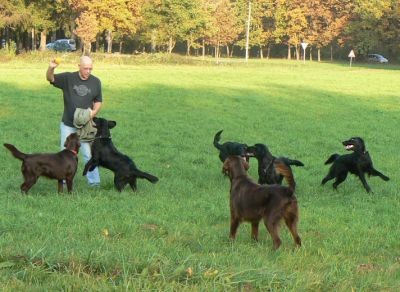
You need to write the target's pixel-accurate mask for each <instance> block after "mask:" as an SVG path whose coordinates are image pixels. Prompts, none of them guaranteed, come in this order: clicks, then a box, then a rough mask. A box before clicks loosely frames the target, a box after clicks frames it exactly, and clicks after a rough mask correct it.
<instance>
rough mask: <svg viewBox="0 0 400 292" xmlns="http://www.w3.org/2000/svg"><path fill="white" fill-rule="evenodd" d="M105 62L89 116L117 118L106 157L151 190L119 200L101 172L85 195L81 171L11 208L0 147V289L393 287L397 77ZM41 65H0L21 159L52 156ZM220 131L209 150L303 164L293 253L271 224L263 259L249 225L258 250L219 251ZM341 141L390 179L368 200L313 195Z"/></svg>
mask: <svg viewBox="0 0 400 292" xmlns="http://www.w3.org/2000/svg"><path fill="white" fill-rule="evenodd" d="M63 57H64V62H63V63H62V64H61V66H60V68H59V69H58V72H61V71H64V70H75V69H76V65H75V63H76V60H77V59H75V58H74V55H72V56H71V55H64V56H63ZM75 57H76V56H75ZM40 58H42V57H40V55H37V56H36V59H37V60H38V59H40ZM115 60H116V61H115V62H113V61H110V60H106V58H103V59H101V60H100V57H99V58H98V60H97V62H96V58H95V68H94V74H95V75H96V76H98V77H100V78H101V80H102V84H103V90H104V105H103V108H102V111H101V115H100V116H103V117H105V118H107V119H114V120H116V121H117V127H116V128H115V129H113V130H112V134H113V140H114V143H115V144H116V145H117V147H118V148H119V150H120V151H121V152H123V153H126V154H128V155H129V156H131V157H132V158H133V159H134V160H135V162H136V164H137V165H138V166H139V167H140V168H141V169H143V170H145V171H148V172H151V173H153V174H155V175H157V176H159V178H160V181H159V182H158V183H157V184H156V185H152V184H150V183H148V182H147V181H143V180H140V181H139V182H138V191H137V192H136V193H132V192H131V191H130V189H128V188H127V189H125V190H124V191H123V192H122V193H118V192H116V191H115V190H114V188H113V183H112V179H113V176H112V174H111V173H110V172H109V171H108V170H105V169H102V170H101V179H102V185H101V187H100V188H99V189H91V188H89V187H88V186H87V185H86V180H85V178H84V177H82V176H81V172H82V170H83V162H82V160H81V161H80V165H79V170H78V175H77V176H76V177H75V181H74V182H75V185H74V191H73V193H72V194H66V193H65V194H63V195H59V194H57V192H56V182H55V181H51V180H46V179H39V181H38V183H37V184H36V185H35V186H34V187H33V188H32V189H31V190H30V192H29V195H28V196H23V195H21V194H20V191H19V186H20V184H21V182H22V177H21V173H20V161H18V160H16V159H14V158H13V157H12V156H11V155H10V154H9V153H8V151H7V150H6V149H5V148H3V150H0V159H1V161H2V168H1V169H0V200H1V203H0V289H1V290H9V291H15V290H25V291H31V290H113V289H116V290H129V291H134V290H136V291H138V290H163V291H172V290H177V291H178V290H179V291H190V290H195V291H209V290H218V291H220V290H235V291H236V290H243V291H253V290H263V291H266V290H275V291H282V290H289V291H350V290H355V291H398V290H399V289H400V244H399V238H400V228H399V223H398V214H399V209H400V195H399V187H400V185H399V180H398V177H399V168H398V165H399V156H398V136H399V130H398V129H399V116H400V102H399V98H398V93H399V92H400V83H399V82H398V73H399V69H400V68H399V67H395V66H367V65H357V64H354V65H353V67H352V68H349V67H348V64H345V63H342V64H329V63H320V64H317V63H309V62H307V63H306V64H305V65H304V64H302V63H301V62H296V61H292V62H290V61H283V60H269V61H254V60H251V62H249V64H245V63H243V62H240V61H238V60H236V61H235V62H229V61H228V62H226V61H223V62H221V63H220V64H219V65H215V64H213V60H207V61H205V63H202V62H200V61H197V60H193V61H190V62H189V63H190V64H186V65H176V64H167V63H166V64H163V65H157V64H150V63H149V64H141V65H135V64H132V63H134V60H133V61H130V63H127V62H121V61H120V60H121V58H120V57H118V56H117V57H115ZM138 63H140V62H138ZM47 64H48V60H47V56H45V57H43V60H41V62H38V61H35V62H29V60H28V59H21V58H20V59H17V60H12V61H9V62H6V63H3V64H2V65H1V68H0V137H1V142H2V143H4V142H7V143H11V144H14V145H16V146H17V147H18V148H19V149H20V150H22V151H24V152H56V151H58V145H59V142H58V139H59V121H60V118H61V112H62V99H61V92H60V91H59V90H57V89H55V88H53V87H52V86H50V85H49V84H48V83H47V82H46V81H45V71H46V68H47ZM220 129H224V132H223V134H222V141H227V140H235V141H242V142H246V143H248V144H253V143H257V142H261V143H265V144H267V145H268V146H269V148H270V150H271V152H272V153H273V154H275V155H285V156H289V157H291V158H296V159H299V160H301V161H303V162H304V163H305V165H306V166H305V167H304V168H295V169H294V173H295V177H296V181H297V185H298V188H297V197H298V200H299V206H300V212H301V218H300V223H299V232H300V236H301V237H302V241H303V246H302V247H301V248H299V249H295V248H294V243H293V240H292V238H291V236H290V234H289V233H288V232H287V229H286V228H285V227H283V226H282V228H281V237H282V241H283V244H282V246H281V248H280V249H279V250H278V251H273V249H272V240H271V238H270V236H269V235H268V234H267V232H266V230H265V228H263V227H262V226H261V225H260V227H261V229H260V241H259V242H258V243H255V242H253V241H252V240H251V239H250V228H249V225H248V224H242V225H241V226H240V228H239V232H238V237H237V240H236V241H235V242H231V241H230V240H229V238H228V232H229V207H228V199H229V180H228V179H227V178H224V177H223V176H222V174H221V162H220V161H219V159H218V153H217V150H216V149H215V148H214V147H213V146H212V140H213V136H214V134H215V133H216V132H217V131H218V130H220ZM355 135H358V136H361V137H363V138H364V139H365V141H366V144H367V148H368V150H369V151H370V154H371V156H372V158H373V160H374V163H375V167H376V168H377V169H378V170H380V171H382V172H383V173H385V174H386V175H388V176H389V177H390V178H391V180H390V181H389V182H384V181H382V180H380V179H379V178H375V177H373V178H370V179H368V181H369V184H370V186H371V188H372V190H373V193H372V194H367V193H366V192H365V191H364V189H363V187H362V185H361V183H360V182H359V181H358V180H357V179H356V178H355V177H354V176H350V177H349V178H348V179H347V180H346V182H344V183H343V184H342V185H340V186H339V188H338V191H336V192H335V191H334V190H333V189H332V187H331V185H330V183H329V184H327V185H326V186H324V187H322V186H320V181H321V179H322V178H323V177H324V176H325V175H326V173H327V170H328V168H327V167H326V166H324V165H323V163H324V161H325V160H326V159H327V158H328V156H329V155H330V154H332V153H335V152H337V153H345V151H344V149H343V148H342V146H341V143H340V141H343V140H344V139H347V138H349V137H351V136H355ZM256 173H257V163H256V162H255V161H251V169H250V172H249V174H250V175H251V176H252V177H254V178H256Z"/></svg>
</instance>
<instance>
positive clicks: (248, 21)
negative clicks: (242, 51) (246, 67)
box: [246, 1, 251, 62]
mask: <svg viewBox="0 0 400 292" xmlns="http://www.w3.org/2000/svg"><path fill="white" fill-rule="evenodd" d="M250 19H251V2H250V1H249V15H248V17H247V28H246V62H247V60H248V59H249V35H250Z"/></svg>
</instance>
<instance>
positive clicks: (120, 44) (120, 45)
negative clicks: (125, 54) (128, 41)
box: [119, 41, 123, 54]
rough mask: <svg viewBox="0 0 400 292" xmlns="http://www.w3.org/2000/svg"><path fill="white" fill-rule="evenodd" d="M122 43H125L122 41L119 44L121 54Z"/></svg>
mask: <svg viewBox="0 0 400 292" xmlns="http://www.w3.org/2000/svg"><path fill="white" fill-rule="evenodd" d="M122 43H123V42H122V41H121V42H119V53H120V54H122Z"/></svg>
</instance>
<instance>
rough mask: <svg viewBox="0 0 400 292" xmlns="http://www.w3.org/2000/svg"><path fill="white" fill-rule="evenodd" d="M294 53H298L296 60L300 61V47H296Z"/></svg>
mask: <svg viewBox="0 0 400 292" xmlns="http://www.w3.org/2000/svg"><path fill="white" fill-rule="evenodd" d="M294 51H295V53H296V60H297V61H299V60H300V52H299V46H298V45H295V46H294Z"/></svg>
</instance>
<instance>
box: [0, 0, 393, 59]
mask: <svg viewBox="0 0 400 292" xmlns="http://www.w3.org/2000/svg"><path fill="white" fill-rule="evenodd" d="M249 3H251V20H250V35H249V46H250V47H251V48H257V49H258V51H259V55H260V56H261V57H262V56H263V48H266V47H267V48H268V49H269V48H270V47H271V46H277V47H281V46H282V45H285V46H287V51H288V58H291V56H292V50H293V48H294V52H295V55H296V57H297V58H299V55H300V52H299V48H300V43H301V42H303V41H306V42H308V43H309V48H311V49H312V48H315V50H316V51H317V52H318V60H320V59H321V55H320V51H321V50H322V49H324V48H326V47H332V46H333V45H335V44H336V45H339V46H343V47H347V48H353V49H355V51H356V52H357V53H358V54H367V53H369V52H372V51H376V50H379V51H380V52H383V53H387V54H389V55H391V56H394V55H396V54H399V53H400V39H399V37H398V36H399V34H400V1H399V0H310V1H304V0H0V38H3V39H6V40H7V41H8V40H10V39H12V40H14V41H15V42H16V43H17V44H18V47H25V48H27V49H29V47H30V49H34V48H35V47H36V44H35V40H36V38H40V40H41V45H40V47H41V48H42V49H43V48H44V44H45V43H46V38H47V37H49V36H50V37H51V38H54V36H55V34H56V33H57V34H58V35H60V34H62V35H64V36H65V37H72V38H77V39H78V43H81V44H83V47H84V50H85V52H86V53H89V52H88V50H89V51H90V48H91V44H92V43H93V42H94V41H96V43H97V42H99V41H101V42H102V44H104V45H105V47H106V48H107V52H112V48H113V47H112V45H113V43H115V42H118V43H119V44H120V47H121V46H122V44H123V43H124V42H125V43H129V42H130V43H132V44H134V47H135V48H136V49H139V50H141V51H150V52H155V51H166V52H169V53H171V52H172V51H173V50H174V49H175V48H176V44H180V47H182V46H185V47H186V53H187V54H190V53H191V51H192V50H193V48H195V49H197V48H203V53H204V51H205V47H206V46H207V47H209V48H211V47H212V48H214V50H213V52H214V54H215V56H217V57H218V56H219V55H220V54H221V50H220V48H223V47H226V49H227V55H228V56H229V55H230V54H232V53H233V50H232V48H233V47H237V48H241V49H243V48H244V46H245V44H246V21H247V17H248V12H249V9H248V7H249ZM29 39H31V40H32V41H31V45H29V42H28V40H29ZM27 44H28V45H27ZM311 49H310V50H311ZM120 50H121V49H120Z"/></svg>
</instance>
